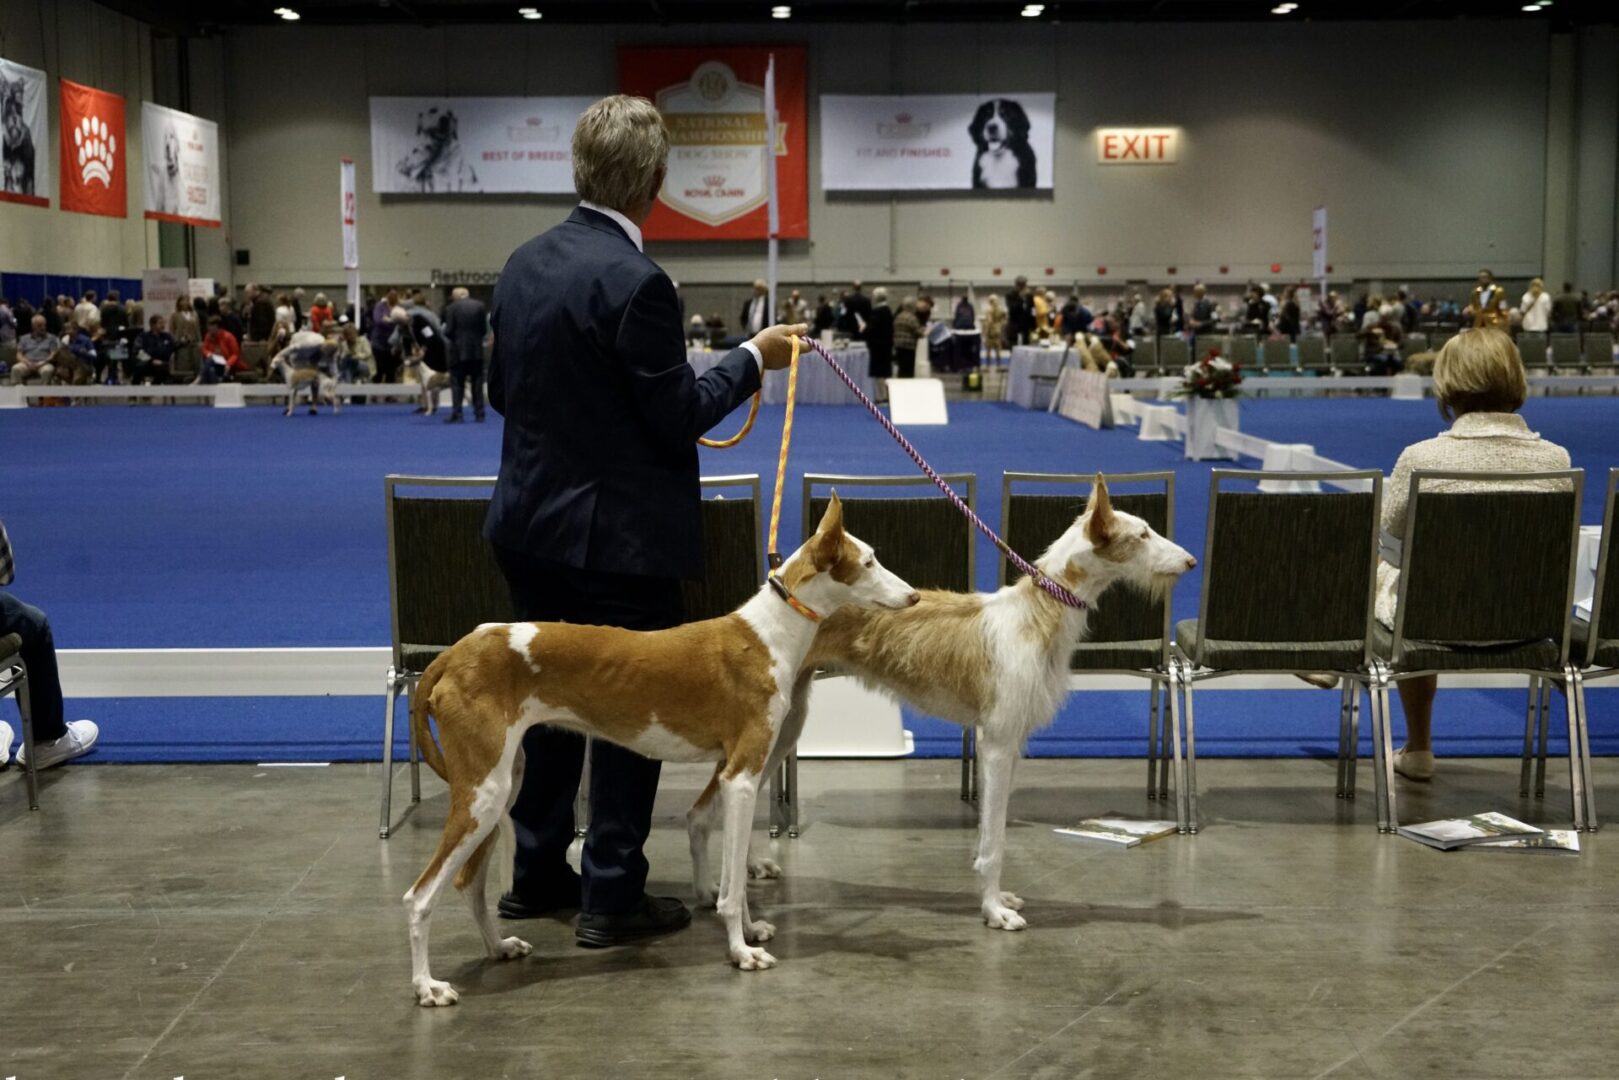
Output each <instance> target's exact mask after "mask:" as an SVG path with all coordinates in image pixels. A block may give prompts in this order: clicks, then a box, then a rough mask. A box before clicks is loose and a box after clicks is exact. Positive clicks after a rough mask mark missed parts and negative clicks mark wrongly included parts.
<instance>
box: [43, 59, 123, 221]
mask: <svg viewBox="0 0 1619 1080" xmlns="http://www.w3.org/2000/svg"><path fill="white" fill-rule="evenodd" d="M61 90H62V101H61V124H62V145H61V156H60V157H58V158H57V160H58V161H59V162H61V169H62V188H61V199H62V209H63V210H72V211H74V212H76V213H80V214H100V215H102V216H104V217H120V218H121V217H128V216H129V198H128V194H127V193H128V190H129V188H128V178H127V177H126V176H125V173H126V172H127V165H126V162H127V161H128V160H129V159H128V149H129V148H128V147H127V146H125V145H124V143H125V142H126V139H125V138H124V99H123V98H121V97H119V96H118V95H117V94H109V93H107V92H106V91H105V90H97V89H96V88H95V87H93V86H80V85H79V84H78V83H76V82H69V81H68V80H66V79H62V80H61Z"/></svg>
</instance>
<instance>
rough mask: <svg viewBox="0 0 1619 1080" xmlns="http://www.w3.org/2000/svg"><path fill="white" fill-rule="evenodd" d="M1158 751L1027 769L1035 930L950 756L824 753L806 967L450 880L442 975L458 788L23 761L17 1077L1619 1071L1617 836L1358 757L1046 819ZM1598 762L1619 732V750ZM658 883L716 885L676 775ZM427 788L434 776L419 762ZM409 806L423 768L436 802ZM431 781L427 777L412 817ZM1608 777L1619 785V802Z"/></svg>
mask: <svg viewBox="0 0 1619 1080" xmlns="http://www.w3.org/2000/svg"><path fill="white" fill-rule="evenodd" d="M1441 770H1442V771H1441V776H1440V779H1439V781H1438V782H1436V783H1435V784H1434V785H1432V787H1431V788H1421V787H1418V786H1416V785H1410V784H1404V783H1402V794H1403V795H1404V796H1405V799H1404V802H1403V804H1402V817H1404V818H1405V820H1426V819H1427V818H1429V817H1433V816H1439V815H1442V814H1454V813H1465V812H1469V811H1476V810H1481V809H1488V808H1498V809H1502V810H1505V811H1507V812H1510V813H1518V814H1520V816H1525V817H1527V818H1528V819H1529V820H1531V821H1543V822H1547V823H1560V822H1566V821H1567V817H1568V804H1567V801H1566V797H1565V791H1566V789H1564V788H1562V787H1554V788H1553V789H1552V790H1550V791H1548V795H1547V799H1546V801H1545V803H1544V804H1536V803H1534V802H1532V801H1531V802H1529V803H1527V804H1526V805H1525V804H1520V801H1519V799H1518V797H1517V783H1516V764H1515V763H1513V762H1504V761H1487V762H1481V761H1442V762H1441ZM1143 772H1144V769H1143V767H1142V766H1141V765H1139V764H1138V763H1135V762H1123V761H1049V760H1047V761H1033V762H1027V763H1025V764H1024V765H1023V766H1022V767H1021V769H1020V773H1019V780H1020V781H1021V782H1022V785H1023V787H1022V789H1021V790H1020V791H1018V792H1017V794H1016V795H1015V796H1014V799H1013V803H1012V817H1013V818H1014V819H1015V820H1016V821H1017V824H1016V825H1014V827H1013V828H1012V830H1011V832H1010V834H1009V855H1008V860H1007V887H1009V888H1011V889H1014V890H1015V891H1017V892H1019V893H1021V894H1022V895H1023V897H1024V898H1025V899H1026V900H1027V901H1028V908H1027V909H1026V911H1025V914H1026V915H1027V916H1028V917H1029V923H1030V925H1029V929H1028V930H1026V931H1024V932H1022V933H1006V932H1003V931H991V930H988V929H986V928H985V927H984V926H983V925H982V923H981V922H980V920H979V917H978V915H977V911H976V906H977V905H976V903H975V900H974V894H973V890H972V885H971V873H970V866H969V860H970V850H971V844H972V831H971V827H972V818H971V815H970V812H969V811H968V810H967V809H966V808H965V807H964V806H963V804H961V803H960V802H959V801H958V800H957V798H956V794H955V786H956V774H955V772H954V770H953V767H952V766H951V764H950V763H948V762H938V761H917V762H896V763H859V764H854V763H839V764H833V763H806V764H805V765H804V766H803V771H802V787H803V791H804V794H805V797H806V805H805V821H806V825H807V829H806V832H805V834H804V836H803V837H802V838H801V839H799V840H797V841H785V840H784V841H780V842H778V843H776V844H774V845H772V847H773V849H774V854H775V857H776V858H778V859H779V860H780V862H781V863H782V864H783V865H784V866H785V868H786V871H787V875H788V876H787V877H786V878H785V879H783V880H780V881H775V882H767V883H762V884H757V885H755V886H753V887H752V896H753V900H754V910H755V913H756V916H758V917H764V918H768V919H770V920H771V921H773V922H774V923H775V924H776V925H777V927H778V937H777V938H776V940H775V941H774V942H773V943H772V945H771V946H770V948H771V950H772V952H774V953H775V955H776V956H777V957H778V958H779V960H780V961H781V963H780V966H778V967H777V968H775V969H774V970H772V971H767V972H762V973H747V974H744V973H741V972H737V971H734V970H732V969H731V967H730V966H729V964H728V963H727V961H726V959H725V954H724V948H723V934H722V931H721V927H720V925H719V923H718V921H717V919H716V917H715V916H714V915H712V914H711V913H710V914H707V915H702V914H699V916H698V917H697V919H696V920H695V921H694V923H693V925H692V926H691V928H690V929H688V930H686V931H684V932H683V933H680V934H678V935H675V936H673V937H670V938H667V939H664V940H662V941H658V942H656V943H653V944H649V945H646V946H643V947H637V948H621V949H615V950H609V951H605V952H596V951H587V950H583V949H579V948H576V947H575V946H574V943H573V936H572V933H571V930H570V929H569V928H568V927H566V926H564V925H562V924H560V923H557V922H551V921H542V922H538V923H530V924H526V929H524V930H523V931H521V933H522V934H523V936H525V937H527V938H528V939H529V940H530V941H531V942H532V943H533V945H534V954H533V956H531V957H529V958H528V959H526V960H522V961H519V962H516V963H510V964H492V963H487V962H485V961H483V960H481V959H480V958H479V948H478V938H477V933H476V931H475V929H474V927H473V925H472V922H471V920H470V919H469V918H468V916H467V913H466V910H465V906H464V904H462V903H461V902H460V900H459V898H458V897H455V896H451V897H449V899H448V901H447V902H446V903H445V904H444V905H442V906H441V908H440V912H439V917H438V919H437V920H436V924H435V933H434V935H433V945H434V956H435V958H436V961H437V962H436V964H435V974H437V975H439V976H440V977H441V978H448V979H450V980H451V981H453V982H454V983H455V984H456V985H457V986H458V988H459V989H460V991H461V1004H460V1005H458V1006H456V1007H455V1008H450V1009H436V1010H426V1009H420V1008H418V1007H417V1006H416V1005H415V1002H414V998H413V996H412V994H411V992H410V988H409V982H408V979H409V956H408V946H407V943H406V937H405V927H404V918H403V912H402V909H401V905H400V903H399V898H400V896H401V895H402V894H403V893H404V892H405V890H406V889H407V888H408V887H409V885H410V883H411V881H412V879H413V878H414V876H415V874H416V873H417V872H418V871H419V870H420V869H421V867H422V866H423V865H424V864H425V862H426V859H427V857H428V853H429V851H430V850H431V848H432V846H433V844H434V842H435V841H436V834H437V830H438V827H439V826H440V824H441V823H442V820H443V816H444V812H445V798H444V790H443V788H442V786H441V785H440V784H439V783H438V781H437V780H436V779H434V778H428V783H427V785H426V795H427V798H426V801H425V802H424V803H423V804H422V805H421V806H419V807H417V808H415V809H414V811H413V812H411V813H409V814H408V816H405V820H404V823H403V825H402V826H401V827H400V828H399V831H398V833H397V834H396V836H395V838H394V839H393V840H391V841H388V842H386V843H382V842H379V841H378V840H377V838H376V830H375V824H376V818H375V805H376V804H375V798H376V795H377V782H378V775H379V774H378V771H377V767H376V766H369V767H366V766H344V767H335V766H334V767H332V768H326V769H256V768H250V767H245V766H218V765H214V766H161V767H159V766H151V767H137V766H123V767H103V768H96V767H76V768H69V769H65V770H60V771H58V772H57V773H54V774H52V775H50V777H49V779H48V782H47V783H46V785H45V792H44V805H45V809H44V810H43V811H42V812H40V813H38V814H30V813H29V812H28V811H27V809H26V804H25V802H24V799H23V792H22V785H21V776H20V774H19V773H18V771H17V770H15V769H13V770H11V771H10V772H9V773H8V774H7V775H6V776H5V777H4V778H0V867H4V868H5V869H4V875H3V878H0V880H3V883H4V884H3V885H0V933H3V934H4V941H5V945H4V950H3V953H0V956H3V959H0V970H3V972H4V975H3V977H0V987H3V995H4V996H3V998H0V1001H3V1005H0V1076H5V1077H10V1076H15V1077H17V1078H18V1080H39V1078H46V1077H63V1078H69V1077H71V1078H74V1080H87V1078H96V1080H100V1078H117V1077H161V1078H164V1080H168V1078H171V1077H177V1076H182V1075H183V1076H185V1077H187V1078H188V1080H199V1078H212V1077H227V1078H242V1077H261V1076H262V1077H307V1078H317V1077H318V1078H325V1077H338V1076H345V1077H348V1078H352V1080H358V1078H367V1080H369V1078H373V1077H398V1078H415V1077H421V1078H428V1077H432V1078H440V1077H476V1078H492V1077H506V1076H511V1077H546V1078H559V1077H614V1078H617V1077H631V1078H639V1077H647V1078H651V1077H658V1078H671V1077H726V1078H728V1077H738V1078H754V1077H761V1078H770V1077H782V1078H789V1077H790V1078H794V1080H799V1078H803V1080H808V1078H811V1077H826V1078H833V1077H838V1078H842V1077H879V1076H880V1077H896V1076H904V1077H940V1078H958V1077H971V1078H981V1077H992V1076H993V1077H1052V1078H1065V1080H1066V1078H1072V1077H1129V1078H1136V1077H1197V1078H1225V1077H1319V1076H1333V1077H1338V1078H1343V1080H1349V1078H1353V1077H1367V1076H1379V1077H1383V1076H1386V1077H1394V1076H1412V1075H1430V1076H1439V1077H1498V1076H1499V1077H1556V1078H1560V1080H1571V1078H1575V1077H1592V1078H1595V1077H1613V1076H1614V1075H1616V1073H1619V1064H1616V1063H1619V1028H1616V1027H1615V1025H1614V1024H1613V1023H1612V1019H1613V1017H1614V1015H1615V1009H1616V1007H1619V976H1616V974H1615V972H1616V969H1619V935H1616V933H1615V928H1616V925H1619V924H1616V920H1615V915H1616V910H1615V909H1616V907H1619V888H1616V885H1619V865H1616V866H1614V867H1610V866H1608V865H1607V864H1606V863H1605V862H1604V860H1603V852H1602V847H1603V846H1604V844H1605V842H1606V841H1607V837H1606V835H1598V836H1596V837H1591V838H1588V839H1587V841H1586V844H1587V850H1586V852H1585V853H1584V854H1583V855H1581V856H1579V857H1577V858H1560V857H1555V856H1510V855H1501V854H1468V853H1456V854H1448V855H1447V854H1441V853H1439V852H1435V851H1431V850H1429V849H1427V848H1424V847H1421V846H1419V845H1417V844H1414V843H1411V842H1409V841H1405V840H1400V839H1396V838H1393V837H1387V836H1379V835H1378V834H1377V832H1376V830H1375V829H1374V827H1373V826H1372V824H1371V816H1372V810H1373V808H1372V801H1371V798H1370V791H1369V782H1370V775H1369V771H1368V770H1365V769H1363V770H1362V774H1361V779H1362V791H1361V798H1360V800H1358V801H1357V802H1355V803H1343V802H1339V801H1337V800H1334V799H1333V797H1332V784H1333V770H1332V765H1331V763H1330V762H1321V761H1306V760H1295V761H1263V762H1237V761H1216V760H1208V761H1204V762H1202V763H1200V773H1201V779H1202V781H1203V793H1204V799H1203V806H1204V813H1205V820H1206V823H1207V824H1206V828H1205V831H1204V832H1203V833H1202V834H1201V835H1199V836H1197V837H1170V838H1166V839H1164V840H1161V841H1159V842H1157V843H1155V844H1151V845H1148V846H1145V847H1142V848H1139V849H1136V850H1134V851H1124V852H1121V851H1111V850H1105V849H1098V848H1095V847H1091V846H1087V845H1082V844H1080V843H1077V842H1075V841H1071V840H1066V839H1064V838H1062V837H1059V836H1056V835H1054V834H1053V833H1052V832H1051V831H1050V828H1049V827H1048V826H1050V825H1052V824H1056V823H1061V822H1067V821H1070V820H1073V819H1077V818H1079V817H1082V816H1085V815H1087V814H1091V813H1098V812H1101V811H1105V810H1110V809H1116V810H1120V811H1124V812H1137V813H1139V812H1143V811H1146V810H1147V809H1148V808H1149V807H1151V806H1155V805H1156V804H1149V803H1147V802H1146V800H1145V799H1143V798H1142V797H1141V795H1140V793H1139V792H1140V789H1139V787H1138V785H1139V783H1140V780H1141V777H1142V774H1143ZM1596 774H1597V780H1598V786H1599V789H1600V790H1603V791H1606V792H1612V791H1613V790H1614V788H1615V785H1616V782H1619V761H1614V760H1600V761H1598V762H1597V769H1596ZM665 777H666V779H665V782H664V786H663V791H662V796H661V798H660V801H659V807H658V814H659V820H658V827H657V829H656V831H655V833H654V837H653V841H652V845H651V857H652V863H653V875H654V888H655V889H656V890H658V891H661V892H664V893H671V894H675V895H679V896H682V897H689V895H690V886H689V884H688V883H687V879H686V873H687V857H686V851H685V839H684V834H683V832H682V831H681V829H680V827H679V821H680V815H681V814H682V813H683V811H684V808H685V806H686V805H687V804H688V803H689V802H690V801H691V799H692V798H693V797H694V796H695V794H696V792H697V790H698V788H699V786H700V784H701V782H702V780H703V779H704V776H703V774H702V773H701V772H700V771H698V770H693V769H689V768H673V767H672V768H670V769H668V770H667V771H666V773H665ZM400 791H401V793H402V794H404V793H405V792H407V791H408V788H407V787H406V786H405V785H403V784H401V785H400ZM407 799H408V796H407ZM405 805H406V801H405V800H401V801H396V804H395V806H396V809H397V810H399V811H401V812H403V811H404V810H405ZM1610 805H1616V806H1619V804H1613V803H1611V802H1610Z"/></svg>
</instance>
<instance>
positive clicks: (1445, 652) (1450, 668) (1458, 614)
mask: <svg viewBox="0 0 1619 1080" xmlns="http://www.w3.org/2000/svg"><path fill="white" fill-rule="evenodd" d="M1584 475H1585V474H1584V472H1583V471H1582V470H1579V469H1565V470H1559V471H1555V472H1538V473H1480V472H1442V471H1429V470H1422V469H1419V470H1417V471H1416V472H1414V473H1412V475H1411V488H1410V501H1409V502H1408V504H1407V506H1406V518H1405V538H1404V541H1403V544H1402V545H1401V552H1400V553H1399V556H1398V557H1399V559H1400V563H1401V567H1402V569H1401V571H1400V586H1399V606H1398V608H1397V609H1396V613H1395V623H1394V629H1393V631H1392V632H1391V631H1389V630H1386V629H1384V628H1383V626H1382V625H1381V624H1378V625H1377V626H1376V627H1375V628H1374V634H1375V637H1376V641H1375V646H1376V650H1377V654H1378V656H1379V657H1380V658H1381V662H1380V664H1379V669H1380V678H1379V680H1378V696H1379V698H1381V700H1382V713H1383V717H1384V726H1383V731H1382V734H1381V740H1382V742H1381V746H1380V749H1381V751H1382V753H1381V757H1382V764H1383V768H1384V769H1385V770H1386V775H1385V777H1384V779H1385V781H1386V783H1385V785H1384V796H1385V801H1386V803H1387V806H1386V807H1385V808H1384V812H1383V815H1382V816H1383V817H1385V818H1386V820H1387V825H1388V828H1391V829H1392V828H1394V827H1396V826H1397V824H1398V817H1397V815H1396V806H1395V796H1394V760H1393V748H1392V746H1391V745H1390V743H1389V739H1390V728H1391V727H1392V726H1393V725H1392V724H1391V723H1389V722H1388V721H1389V711H1388V710H1389V686H1390V685H1391V684H1392V683H1396V682H1399V681H1400V680H1401V679H1408V678H1413V677H1416V676H1419V675H1434V674H1444V673H1446V672H1462V671H1467V672H1475V673H1485V672H1493V673H1496V674H1521V675H1525V676H1528V677H1529V678H1530V679H1531V680H1536V679H1538V680H1542V681H1544V682H1545V683H1547V684H1549V685H1553V686H1556V687H1557V688H1558V689H1559V690H1561V691H1562V692H1563V694H1564V696H1565V700H1566V703H1567V707H1568V733H1569V749H1568V764H1569V788H1570V791H1569V798H1570V803H1571V806H1572V811H1573V817H1574V827H1575V829H1583V828H1584V827H1585V796H1584V775H1583V772H1582V764H1581V752H1580V750H1581V747H1580V741H1581V740H1580V735H1579V716H1578V705H1577V702H1576V699H1575V674H1574V668H1573V666H1572V664H1571V663H1570V642H1571V637H1572V630H1573V626H1572V624H1573V618H1572V615H1573V606H1574V585H1575V570H1576V561H1575V560H1576V558H1577V556H1578V543H1579V528H1580V489H1581V485H1582V482H1583V479H1584ZM1456 481H1462V482H1466V483H1468V484H1470V485H1478V484H1483V485H1486V486H1489V487H1494V486H1496V485H1499V490H1485V491H1471V492H1456V491H1445V490H1443V489H1442V488H1441V489H1439V490H1435V488H1436V486H1437V485H1442V484H1445V483H1447V482H1456ZM1525 483H1536V484H1542V485H1547V484H1553V483H1556V484H1566V485H1567V486H1566V487H1565V488H1564V489H1563V490H1527V491H1526V490H1523V485H1524V484H1525ZM1530 711H1531V712H1534V711H1535V710H1534V709H1531V710H1530Z"/></svg>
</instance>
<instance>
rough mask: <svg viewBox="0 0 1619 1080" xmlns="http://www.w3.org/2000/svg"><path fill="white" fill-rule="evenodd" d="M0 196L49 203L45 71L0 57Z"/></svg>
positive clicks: (48, 149)
mask: <svg viewBox="0 0 1619 1080" xmlns="http://www.w3.org/2000/svg"><path fill="white" fill-rule="evenodd" d="M0 133H3V134H4V136H5V139H4V142H3V143H0V200H3V201H5V202H17V203H26V204H27V205H29V206H49V205H50V204H51V200H50V197H49V196H47V195H46V194H45V193H46V192H47V191H49V190H50V178H49V177H48V176H47V173H48V172H49V170H50V152H49V151H50V148H49V146H48V145H47V144H46V142H45V73H44V72H43V71H40V70H38V69H36V68H31V67H24V66H23V65H21V64H14V63H12V62H11V61H10V60H0Z"/></svg>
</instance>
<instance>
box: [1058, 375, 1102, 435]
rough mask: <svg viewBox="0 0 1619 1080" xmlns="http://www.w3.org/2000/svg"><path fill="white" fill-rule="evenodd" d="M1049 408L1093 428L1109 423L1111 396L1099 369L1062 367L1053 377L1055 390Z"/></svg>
mask: <svg viewBox="0 0 1619 1080" xmlns="http://www.w3.org/2000/svg"><path fill="white" fill-rule="evenodd" d="M1051 402H1052V411H1053V412H1055V413H1056V414H1057V415H1058V416H1063V417H1066V418H1068V419H1069V420H1075V421H1078V422H1079V423H1081V424H1084V425H1085V426H1086V427H1088V428H1094V429H1095V430H1097V431H1100V430H1102V429H1103V428H1110V427H1112V426H1113V398H1112V396H1111V395H1110V394H1109V393H1108V389H1107V376H1106V375H1104V374H1102V373H1101V372H1100V371H1080V370H1078V369H1077V368H1063V370H1062V374H1061V375H1059V376H1058V377H1057V392H1056V393H1055V394H1053V395H1052V396H1051Z"/></svg>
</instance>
